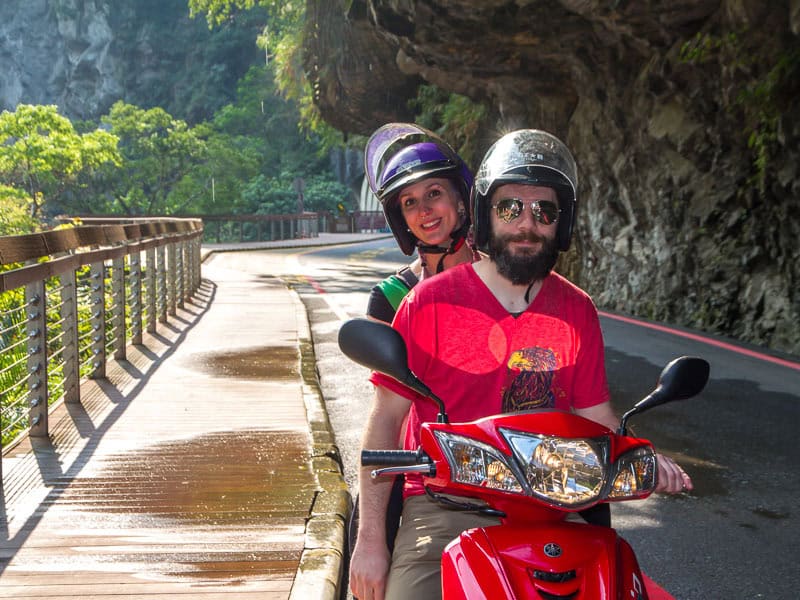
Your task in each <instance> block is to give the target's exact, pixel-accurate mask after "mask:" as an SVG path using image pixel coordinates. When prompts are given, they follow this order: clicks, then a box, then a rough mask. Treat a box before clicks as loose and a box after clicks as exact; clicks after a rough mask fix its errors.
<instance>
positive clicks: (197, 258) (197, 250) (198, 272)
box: [192, 236, 203, 294]
mask: <svg viewBox="0 0 800 600" xmlns="http://www.w3.org/2000/svg"><path fill="white" fill-rule="evenodd" d="M192 243H193V244H194V286H193V287H192V293H193V294H194V293H195V292H196V291H197V290H198V289H199V288H200V283H201V282H202V281H203V269H202V262H201V261H202V258H203V252H202V250H203V238H201V237H200V236H198V237H196V238H194V240H192Z"/></svg>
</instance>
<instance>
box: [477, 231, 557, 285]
mask: <svg viewBox="0 0 800 600" xmlns="http://www.w3.org/2000/svg"><path fill="white" fill-rule="evenodd" d="M521 241H529V242H539V243H541V244H542V248H541V250H539V251H537V252H532V251H529V250H521V251H518V253H517V254H512V253H511V250H509V243H510V242H521ZM488 249H489V258H490V259H492V261H493V262H494V264H495V265H496V266H497V272H498V273H500V275H502V276H503V277H505V278H506V279H508V280H509V281H510V282H511V283H513V284H514V285H525V284H528V283H533V282H534V281H539V280H541V279H544V278H545V277H547V276H548V275H549V274H550V271H552V270H553V267H554V266H555V264H556V260H558V247H557V246H556V240H555V237H553V238H546V237H541V236H537V235H535V234H533V233H531V234H527V235H526V234H520V235H507V236H500V237H498V236H497V235H495V233H494V232H491V233H490V234H489V248H488Z"/></svg>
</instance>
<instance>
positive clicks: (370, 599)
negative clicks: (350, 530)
mask: <svg viewBox="0 0 800 600" xmlns="http://www.w3.org/2000/svg"><path fill="white" fill-rule="evenodd" d="M390 561H391V557H390V556H389V549H388V548H387V547H386V542H385V541H381V542H379V543H370V542H369V541H367V540H364V539H363V538H361V537H360V536H359V538H358V541H357V542H356V547H355V548H354V549H353V555H352V556H351V557H350V591H351V592H353V597H354V598H357V599H358V600H383V596H384V592H385V591H386V578H387V576H388V574H389V564H390Z"/></svg>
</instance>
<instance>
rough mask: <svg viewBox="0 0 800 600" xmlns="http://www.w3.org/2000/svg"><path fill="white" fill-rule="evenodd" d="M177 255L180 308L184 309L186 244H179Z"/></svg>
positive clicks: (181, 242)
mask: <svg viewBox="0 0 800 600" xmlns="http://www.w3.org/2000/svg"><path fill="white" fill-rule="evenodd" d="M176 254H177V255H178V281H177V288H178V295H177V301H178V308H183V306H184V304H183V303H184V301H185V300H186V242H184V241H183V240H181V241H180V242H178V243H177V248H176Z"/></svg>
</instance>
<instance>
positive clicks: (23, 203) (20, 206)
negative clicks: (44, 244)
mask: <svg viewBox="0 0 800 600" xmlns="http://www.w3.org/2000/svg"><path fill="white" fill-rule="evenodd" d="M34 229H36V221H35V219H33V217H31V215H30V210H29V208H28V197H27V195H26V193H25V192H23V191H21V190H18V189H17V188H13V187H9V186H7V185H0V235H19V234H23V233H32V232H33V231H34Z"/></svg>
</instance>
